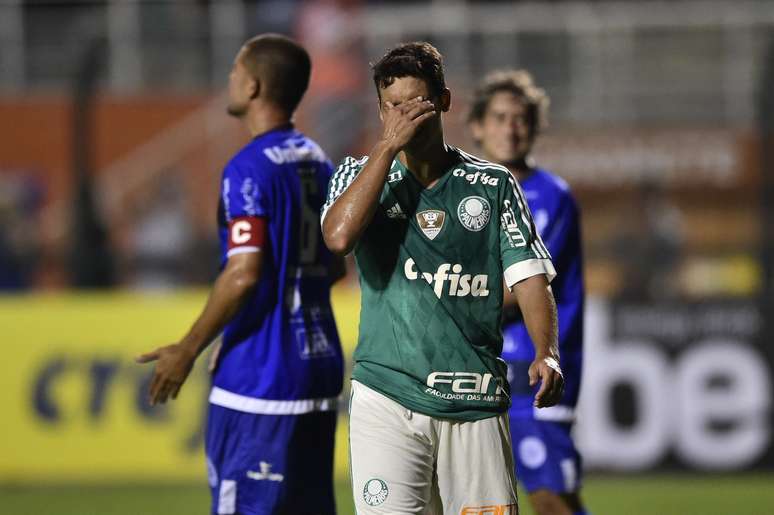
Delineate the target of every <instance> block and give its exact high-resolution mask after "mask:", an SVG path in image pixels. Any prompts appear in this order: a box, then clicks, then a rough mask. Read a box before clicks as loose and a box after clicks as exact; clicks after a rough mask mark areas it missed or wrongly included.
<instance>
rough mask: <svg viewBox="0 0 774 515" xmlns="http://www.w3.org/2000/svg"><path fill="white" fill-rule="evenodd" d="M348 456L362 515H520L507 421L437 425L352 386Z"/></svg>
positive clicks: (503, 417)
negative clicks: (419, 514) (417, 514)
mask: <svg viewBox="0 0 774 515" xmlns="http://www.w3.org/2000/svg"><path fill="white" fill-rule="evenodd" d="M349 450H350V462H351V474H352V490H353V495H354V499H355V508H356V511H357V513H358V515H369V514H376V513H379V514H384V513H390V514H403V513H421V514H441V513H443V514H446V515H450V514H451V515H517V514H518V512H519V509H518V505H517V498H516V479H515V477H514V475H513V453H512V451H511V436H510V430H509V427H508V414H507V413H502V414H500V415H498V416H495V417H491V418H486V419H483V420H476V421H473V422H461V421H454V420H449V419H441V418H434V417H430V416H427V415H422V414H420V413H416V412H414V411H411V410H408V409H406V408H404V407H403V406H401V405H400V404H398V403H397V402H395V401H393V400H392V399H390V398H388V397H385V396H384V395H382V394H380V393H378V392H376V391H374V390H372V389H371V388H368V387H367V386H365V385H363V384H361V383H358V382H356V381H352V397H351V400H350V416H349Z"/></svg>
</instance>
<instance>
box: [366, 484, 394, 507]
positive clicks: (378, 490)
mask: <svg viewBox="0 0 774 515" xmlns="http://www.w3.org/2000/svg"><path fill="white" fill-rule="evenodd" d="M389 493H390V491H389V489H388V488H387V483H385V482H384V481H382V480H381V479H378V478H374V479H369V480H368V481H366V484H365V486H364V487H363V500H364V501H365V503H366V504H367V505H369V506H379V505H380V504H382V503H383V502H384V501H386V500H387V495H388V494H389Z"/></svg>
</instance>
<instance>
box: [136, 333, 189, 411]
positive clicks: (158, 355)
mask: <svg viewBox="0 0 774 515" xmlns="http://www.w3.org/2000/svg"><path fill="white" fill-rule="evenodd" d="M195 360H196V356H195V355H193V354H191V352H190V351H189V350H188V349H187V348H186V347H184V346H183V345H182V344H180V343H174V344H172V345H167V346H166V347H159V348H158V349H156V350H154V351H152V352H148V353H146V354H142V355H140V356H137V358H136V361H137V363H150V362H152V361H156V368H155V370H154V371H153V379H152V380H151V384H150V389H149V393H148V400H149V402H150V404H151V406H153V405H156V404H159V403H162V404H163V403H164V402H166V401H167V399H169V398H170V397H171V398H172V399H176V398H177V394H178V393H179V392H180V388H181V387H182V386H183V383H184V382H185V380H186V378H187V377H188V374H189V373H190V372H191V368H193V364H194V361H195Z"/></svg>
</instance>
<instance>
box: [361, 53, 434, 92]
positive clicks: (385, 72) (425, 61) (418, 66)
mask: <svg viewBox="0 0 774 515" xmlns="http://www.w3.org/2000/svg"><path fill="white" fill-rule="evenodd" d="M371 69H372V70H373V72H374V85H375V86H376V93H377V94H378V95H379V97H380V98H381V91H380V90H381V89H383V88H386V87H388V86H389V85H390V84H392V83H393V82H395V79H400V78H402V77H415V78H417V79H422V80H424V81H425V83H427V86H428V89H429V90H430V94H431V95H433V96H438V95H440V94H441V93H442V92H443V90H444V89H446V80H445V79H444V77H443V56H441V53H440V52H439V51H438V49H437V48H435V47H434V46H433V45H431V44H430V43H427V42H424V41H415V42H413V43H402V44H400V45H398V46H396V47H394V48H392V49H390V50H389V51H388V52H387V53H386V54H384V56H383V57H382V58H381V59H379V60H378V61H377V62H376V63H373V64H371Z"/></svg>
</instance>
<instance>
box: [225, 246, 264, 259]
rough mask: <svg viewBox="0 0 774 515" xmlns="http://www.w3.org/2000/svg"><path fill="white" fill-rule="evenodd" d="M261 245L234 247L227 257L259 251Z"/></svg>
mask: <svg viewBox="0 0 774 515" xmlns="http://www.w3.org/2000/svg"><path fill="white" fill-rule="evenodd" d="M260 250H261V247H247V246H245V247H234V248H233V249H231V250H229V251H228V252H227V253H226V257H231V256H236V255H237V254H248V253H250V252H259V251H260Z"/></svg>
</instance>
